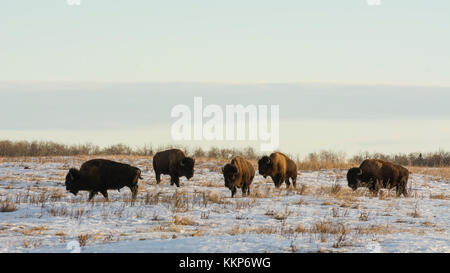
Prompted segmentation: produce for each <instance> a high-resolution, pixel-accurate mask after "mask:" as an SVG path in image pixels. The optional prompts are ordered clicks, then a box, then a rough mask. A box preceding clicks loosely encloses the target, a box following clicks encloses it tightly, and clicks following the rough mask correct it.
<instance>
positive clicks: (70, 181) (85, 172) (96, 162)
mask: <svg viewBox="0 0 450 273" xmlns="http://www.w3.org/2000/svg"><path fill="white" fill-rule="evenodd" d="M139 179H142V177H141V170H140V169H139V168H136V167H133V166H130V165H128V164H123V163H119V162H115V161H111V160H106V159H92V160H89V161H86V162H84V163H83V164H82V165H81V167H80V170H77V169H75V168H71V169H70V170H69V172H68V173H67V175H66V190H68V191H69V192H71V193H73V194H74V195H77V193H78V192H79V191H89V199H88V200H89V201H90V200H91V199H92V198H93V197H94V196H95V195H96V194H97V193H99V192H100V193H101V194H102V195H103V196H104V197H105V198H106V199H107V200H108V191H107V190H118V191H120V189H121V188H123V187H128V188H130V190H131V193H132V198H133V199H135V198H136V195H137V191H138V181H139Z"/></svg>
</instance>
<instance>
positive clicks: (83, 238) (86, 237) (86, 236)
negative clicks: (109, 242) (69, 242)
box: [78, 233, 91, 247]
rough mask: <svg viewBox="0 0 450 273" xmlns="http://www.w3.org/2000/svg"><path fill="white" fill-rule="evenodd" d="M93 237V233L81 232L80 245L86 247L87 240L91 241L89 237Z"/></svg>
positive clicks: (79, 236)
mask: <svg viewBox="0 0 450 273" xmlns="http://www.w3.org/2000/svg"><path fill="white" fill-rule="evenodd" d="M90 238H91V235H90V234H88V233H86V234H79V235H78V243H79V244H80V247H84V246H86V244H87V242H88V241H89V239H90Z"/></svg>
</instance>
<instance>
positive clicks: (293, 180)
mask: <svg viewBox="0 0 450 273" xmlns="http://www.w3.org/2000/svg"><path fill="white" fill-rule="evenodd" d="M292 185H293V186H294V188H296V187H297V177H292Z"/></svg>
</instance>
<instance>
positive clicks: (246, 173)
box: [222, 156, 255, 198]
mask: <svg viewBox="0 0 450 273" xmlns="http://www.w3.org/2000/svg"><path fill="white" fill-rule="evenodd" d="M222 173H223V177H224V180H225V187H227V188H229V189H230V190H231V197H232V198H233V197H234V194H235V193H236V188H241V189H242V196H245V195H249V194H250V184H251V183H252V181H253V178H254V177H255V168H253V166H252V164H251V163H250V162H249V161H248V160H246V159H245V158H243V157H241V156H236V157H235V158H233V160H231V163H229V164H226V165H225V166H224V167H223V168H222Z"/></svg>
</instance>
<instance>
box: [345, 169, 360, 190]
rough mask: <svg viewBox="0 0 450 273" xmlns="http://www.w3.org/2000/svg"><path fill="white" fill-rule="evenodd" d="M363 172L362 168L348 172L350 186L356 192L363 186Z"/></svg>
mask: <svg viewBox="0 0 450 273" xmlns="http://www.w3.org/2000/svg"><path fill="white" fill-rule="evenodd" d="M362 173H363V171H362V169H361V168H351V169H350V170H348V172H347V181H348V186H349V187H350V188H352V190H356V189H357V188H358V187H359V186H360V185H361V175H362Z"/></svg>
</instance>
